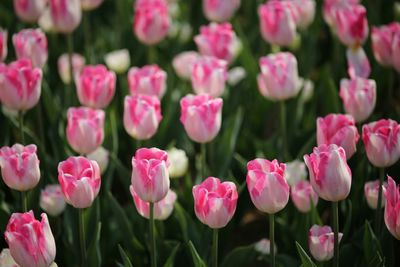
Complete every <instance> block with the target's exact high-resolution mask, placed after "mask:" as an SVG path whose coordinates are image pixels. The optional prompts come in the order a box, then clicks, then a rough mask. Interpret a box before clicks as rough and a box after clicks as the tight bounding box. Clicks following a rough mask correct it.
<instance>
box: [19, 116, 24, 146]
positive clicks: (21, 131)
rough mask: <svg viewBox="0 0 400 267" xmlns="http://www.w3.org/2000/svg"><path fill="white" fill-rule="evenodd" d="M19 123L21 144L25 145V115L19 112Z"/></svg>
mask: <svg viewBox="0 0 400 267" xmlns="http://www.w3.org/2000/svg"><path fill="white" fill-rule="evenodd" d="M18 121H19V131H20V134H21V136H20V138H21V144H22V145H24V144H25V135H24V113H23V112H22V111H20V112H19V114H18Z"/></svg>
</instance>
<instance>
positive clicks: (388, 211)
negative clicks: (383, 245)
mask: <svg viewBox="0 0 400 267" xmlns="http://www.w3.org/2000/svg"><path fill="white" fill-rule="evenodd" d="M384 193H385V197H386V205H385V224H386V227H387V229H388V230H389V232H390V233H391V234H392V235H393V236H394V237H395V238H396V239H398V240H400V209H399V207H400V187H399V186H396V182H395V181H394V180H393V179H392V177H390V176H388V185H387V187H386V189H385V190H384Z"/></svg>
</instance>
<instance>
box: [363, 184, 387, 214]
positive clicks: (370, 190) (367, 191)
mask: <svg viewBox="0 0 400 267" xmlns="http://www.w3.org/2000/svg"><path fill="white" fill-rule="evenodd" d="M386 186H387V183H386V182H385V183H384V184H383V185H382V189H383V190H385V189H384V188H385V187H386ZM378 194H379V180H375V181H369V182H366V183H365V184H364V196H365V199H366V200H367V203H368V206H369V207H370V208H371V209H374V210H376V208H377V207H378ZM383 206H385V196H382V203H381V205H380V207H381V208H382V207H383Z"/></svg>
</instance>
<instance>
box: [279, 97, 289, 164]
mask: <svg viewBox="0 0 400 267" xmlns="http://www.w3.org/2000/svg"><path fill="white" fill-rule="evenodd" d="M279 108H280V112H279V114H280V123H281V125H280V128H281V137H282V154H283V156H282V158H283V160H284V161H286V160H288V150H287V149H288V147H287V136H286V105H285V101H280V102H279Z"/></svg>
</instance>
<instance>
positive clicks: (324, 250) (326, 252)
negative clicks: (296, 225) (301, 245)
mask: <svg viewBox="0 0 400 267" xmlns="http://www.w3.org/2000/svg"><path fill="white" fill-rule="evenodd" d="M342 237H343V234H342V233H339V242H340V240H341V239H342ZM308 246H309V249H310V252H311V255H312V256H313V257H314V258H315V259H316V260H317V261H328V260H330V259H332V258H333V248H334V233H333V231H332V228H331V227H330V226H319V225H313V226H312V227H311V229H310V231H309V233H308Z"/></svg>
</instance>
